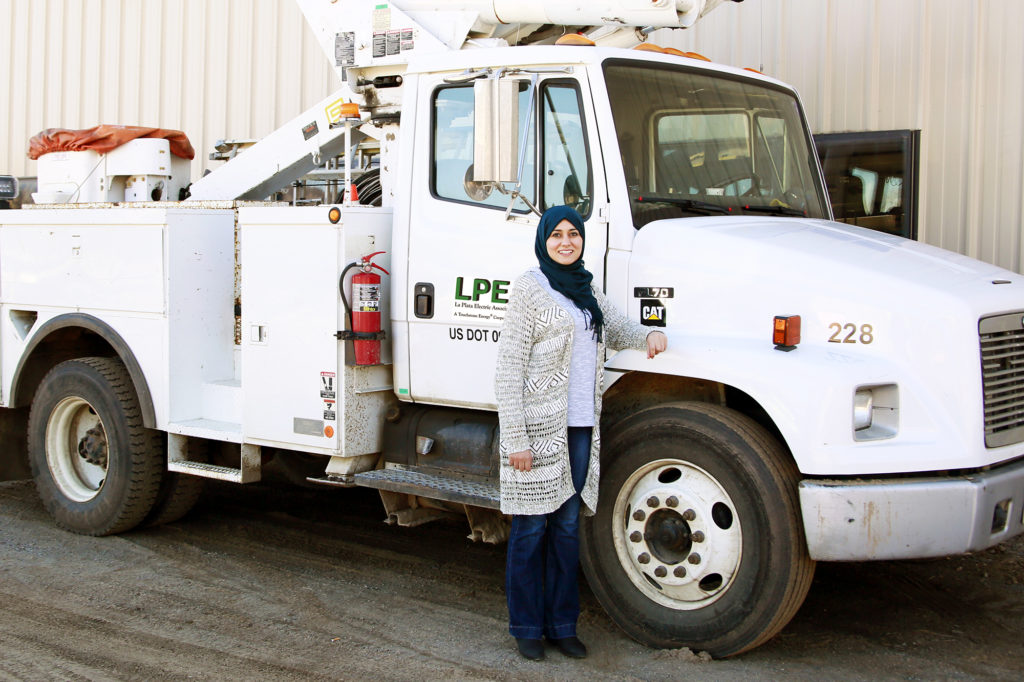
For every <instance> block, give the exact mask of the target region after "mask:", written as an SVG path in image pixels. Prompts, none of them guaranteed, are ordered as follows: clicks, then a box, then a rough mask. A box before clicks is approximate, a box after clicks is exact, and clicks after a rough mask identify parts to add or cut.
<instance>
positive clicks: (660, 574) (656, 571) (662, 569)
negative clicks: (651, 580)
mask: <svg viewBox="0 0 1024 682" xmlns="http://www.w3.org/2000/svg"><path fill="white" fill-rule="evenodd" d="M654 575H656V576H658V577H659V578H664V577H665V576H666V575H668V570H666V569H665V567H664V566H658V567H657V568H656V569H654Z"/></svg>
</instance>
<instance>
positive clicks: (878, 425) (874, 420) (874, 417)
mask: <svg viewBox="0 0 1024 682" xmlns="http://www.w3.org/2000/svg"><path fill="white" fill-rule="evenodd" d="M852 426H853V439H854V440H858V441H861V440H881V439H883V438H892V437H893V436H895V435H896V433H897V432H898V431H899V428H900V392H899V388H898V387H897V385H896V384H883V385H881V386H858V387H857V389H856V390H855V391H854V394H853V418H852Z"/></svg>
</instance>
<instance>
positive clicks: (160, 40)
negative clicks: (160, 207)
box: [0, 0, 340, 178]
mask: <svg viewBox="0 0 1024 682" xmlns="http://www.w3.org/2000/svg"><path fill="white" fill-rule="evenodd" d="M0 60H2V62H3V63H6V65H7V66H6V67H4V68H0V98H3V99H4V100H5V101H6V103H5V105H4V106H0V145H2V146H0V173H6V174H13V175H21V176H24V175H30V176H31V175H35V162H32V161H29V160H28V158H27V157H26V156H25V154H26V151H27V149H28V140H29V138H30V137H31V136H32V135H34V134H36V133H37V132H39V131H40V130H43V129H45V128H89V127H92V126H94V125H97V124H99V123H119V124H126V125H143V126H154V127H162V128H174V129H178V130H184V131H185V133H186V134H187V135H188V136H189V139H191V141H192V145H193V146H194V147H195V148H196V161H195V162H194V163H193V167H192V177H194V178H195V177H199V175H201V173H202V170H203V169H204V168H206V167H207V165H208V164H209V163H210V162H208V161H207V160H206V157H207V155H208V154H209V152H210V151H211V150H212V148H213V144H214V143H215V142H216V141H217V140H218V139H221V138H258V137H262V136H264V135H266V134H267V133H270V132H271V131H273V130H274V129H275V128H277V127H278V126H280V125H281V124H283V123H285V122H286V121H288V120H289V119H291V118H292V117H294V116H296V115H298V114H299V113H301V112H302V111H303V110H305V109H306V108H308V107H310V106H312V105H313V104H315V103H316V102H317V101H319V100H320V99H322V98H324V97H325V96H327V95H328V94H329V93H330V92H331V91H333V90H335V89H337V88H338V87H340V82H339V81H338V78H337V76H336V75H335V73H334V71H333V70H332V69H331V66H330V64H329V63H328V61H327V59H326V58H325V57H324V55H323V52H321V50H320V47H319V46H318V45H317V44H316V41H315V40H314V38H313V34H312V33H311V31H310V30H309V28H308V27H307V26H306V22H305V20H304V19H303V17H302V12H301V11H300V10H299V8H298V5H296V4H295V3H294V2H292V1H291V0H0ZM217 163H218V162H214V165H216V164H217Z"/></svg>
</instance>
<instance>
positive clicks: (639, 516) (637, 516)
mask: <svg viewBox="0 0 1024 682" xmlns="http://www.w3.org/2000/svg"><path fill="white" fill-rule="evenodd" d="M646 518H647V514H644V510H643V509H637V510H636V511H635V512H633V520H634V521H643V520H644V519H646Z"/></svg>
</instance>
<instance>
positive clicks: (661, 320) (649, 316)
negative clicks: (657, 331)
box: [640, 298, 665, 327]
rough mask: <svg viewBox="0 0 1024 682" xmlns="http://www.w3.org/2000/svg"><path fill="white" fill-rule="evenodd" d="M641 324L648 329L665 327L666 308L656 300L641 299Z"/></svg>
mask: <svg viewBox="0 0 1024 682" xmlns="http://www.w3.org/2000/svg"><path fill="white" fill-rule="evenodd" d="M640 324H642V325H645V326H647V327H664V326H665V306H664V304H662V302H661V301H660V300H658V299H656V298H641V299H640Z"/></svg>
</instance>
